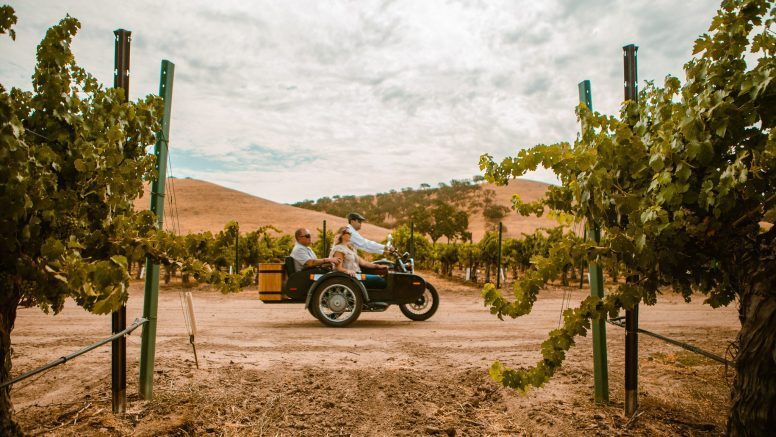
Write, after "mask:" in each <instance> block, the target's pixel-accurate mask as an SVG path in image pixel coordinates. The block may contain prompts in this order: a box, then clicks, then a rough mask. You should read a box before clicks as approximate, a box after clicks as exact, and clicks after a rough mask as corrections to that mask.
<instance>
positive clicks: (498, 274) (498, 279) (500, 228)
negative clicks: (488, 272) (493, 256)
mask: <svg viewBox="0 0 776 437" xmlns="http://www.w3.org/2000/svg"><path fill="white" fill-rule="evenodd" d="M503 229H504V224H503V223H502V222H498V269H497V270H496V288H501V235H502V232H503Z"/></svg>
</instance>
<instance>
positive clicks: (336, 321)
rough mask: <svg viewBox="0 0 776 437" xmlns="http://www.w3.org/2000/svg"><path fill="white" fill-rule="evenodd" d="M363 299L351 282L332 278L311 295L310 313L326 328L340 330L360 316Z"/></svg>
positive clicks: (359, 291)
mask: <svg viewBox="0 0 776 437" xmlns="http://www.w3.org/2000/svg"><path fill="white" fill-rule="evenodd" d="M363 305H364V298H363V296H361V290H359V289H358V287H357V286H356V284H354V283H353V281H349V280H347V279H341V278H332V279H330V280H328V281H326V282H324V283H323V284H321V285H320V286H319V287H318V288H317V289H316V290H315V292H314V293H313V298H312V301H311V302H310V312H311V313H312V314H313V315H314V316H315V318H317V319H318V320H320V321H321V323H323V324H324V325H326V326H331V327H335V328H341V327H343V326H347V325H350V324H351V323H353V322H355V321H356V319H358V316H359V315H361V308H362V306H363Z"/></svg>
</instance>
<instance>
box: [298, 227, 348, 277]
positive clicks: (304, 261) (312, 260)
mask: <svg viewBox="0 0 776 437" xmlns="http://www.w3.org/2000/svg"><path fill="white" fill-rule="evenodd" d="M294 238H295V239H296V244H295V245H294V248H293V249H292V250H291V258H293V259H294V267H296V271H297V272H299V271H302V269H303V268H305V267H307V268H309V267H315V266H320V265H323V264H326V263H332V264H334V265H335V266H336V265H337V264H339V263H340V260H339V258H335V257H331V258H318V257H317V256H315V252H313V250H312V249H311V248H310V244H311V243H312V241H313V240H312V237H311V236H310V230H309V229H305V228H299V229H297V230H296V232H294Z"/></svg>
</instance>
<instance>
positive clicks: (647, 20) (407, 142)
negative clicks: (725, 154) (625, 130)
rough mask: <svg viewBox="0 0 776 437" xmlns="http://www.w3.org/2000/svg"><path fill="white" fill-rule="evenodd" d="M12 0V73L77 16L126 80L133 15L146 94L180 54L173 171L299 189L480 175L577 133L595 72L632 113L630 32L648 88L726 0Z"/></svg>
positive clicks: (597, 90) (254, 188)
mask: <svg viewBox="0 0 776 437" xmlns="http://www.w3.org/2000/svg"><path fill="white" fill-rule="evenodd" d="M9 4H10V5H11V6H12V7H13V8H14V9H15V10H16V14H17V16H18V18H19V21H18V23H17V25H16V27H15V29H16V32H17V38H16V41H12V40H11V39H10V38H7V37H5V38H1V39H0V59H2V61H0V83H2V84H3V85H4V86H6V87H12V86H15V87H19V88H22V89H26V90H29V89H31V80H30V77H31V75H32V72H33V69H34V65H35V47H36V46H37V44H38V43H39V42H40V40H41V39H42V38H43V36H44V35H45V32H46V29H47V28H48V27H50V26H51V25H53V24H55V23H57V22H58V21H59V20H60V19H61V18H62V17H64V16H65V15H66V14H70V15H71V16H74V17H76V18H78V19H79V20H80V22H81V25H82V27H81V31H80V32H79V34H78V35H77V36H76V38H75V40H74V42H73V51H74V53H75V56H76V60H77V62H78V64H79V65H81V66H82V67H84V68H86V70H87V71H89V72H90V73H91V74H92V75H94V76H95V77H96V78H97V79H98V80H99V81H100V82H102V83H103V84H106V85H108V86H110V85H112V84H113V65H114V59H113V56H114V37H113V31H114V30H115V29H119V28H123V29H127V30H130V31H132V46H131V59H130V70H131V75H130V98H131V99H133V100H135V99H138V98H141V97H143V96H145V95H147V94H152V93H157V92H158V89H159V70H160V64H161V61H162V59H167V60H170V61H172V62H173V63H174V64H175V78H174V85H173V103H172V121H171V132H170V160H171V172H170V173H171V174H172V175H173V176H175V177H179V178H183V177H192V178H196V179H202V180H206V181H210V182H214V183H217V184H220V185H223V186H226V187H229V188H233V189H237V190H240V191H243V192H246V193H250V194H253V195H256V196H259V197H263V198H266V199H270V200H274V201H278V202H295V201H300V200H303V199H316V198H319V197H322V196H333V195H346V194H356V195H360V194H373V193H378V192H386V191H389V190H391V189H396V190H400V189H401V188H403V187H414V188H417V187H418V186H419V185H420V184H422V183H428V184H430V185H432V186H433V185H436V184H437V183H438V182H448V181H450V180H451V179H465V178H471V177H473V176H474V175H477V174H481V172H480V170H479V166H478V163H479V157H480V155H481V154H483V153H489V154H491V155H493V156H494V157H495V158H497V159H499V160H500V159H501V158H504V157H506V156H511V155H514V154H516V153H517V151H518V150H520V149H523V148H527V147H531V146H533V145H536V144H550V143H554V142H558V141H573V140H574V139H575V138H576V135H577V132H578V130H579V129H578V122H577V120H576V116H575V114H574V108H575V106H576V105H577V104H578V101H579V97H578V91H577V84H578V83H579V82H580V81H582V80H585V79H589V80H590V81H591V82H592V91H593V106H594V109H595V110H597V111H599V112H602V113H607V114H616V113H617V112H618V110H619V107H620V104H621V102H622V100H623V71H622V70H623V62H622V46H624V45H627V44H631V43H632V44H636V45H637V46H639V51H638V75H639V81H640V87H643V84H644V81H645V80H654V81H655V82H656V83H658V84H660V83H662V82H663V80H664V78H665V76H666V75H668V74H671V75H674V76H677V77H679V78H680V79H684V74H683V71H682V66H683V65H684V63H685V62H687V61H688V60H689V59H690V57H691V52H692V45H693V41H694V40H695V38H697V37H698V36H699V35H700V34H702V33H704V32H705V31H706V29H707V28H708V26H709V24H710V22H711V18H712V17H713V15H714V13H715V11H716V9H717V8H718V6H719V0H714V1H709V0H685V1H682V2H677V1H675V0H630V1H602V0H591V1H582V0H577V1H575V0H547V1H530V2H529V1H506V0H487V1H485V0H482V1H478V0H395V1H394V0H385V1H382V0H381V1H369V0H365V1H344V0H342V1H334V0H331V1H324V0H305V1H302V0H286V1H207V2H204V1H164V2H161V1H121V2H117V1H113V0H104V1H99V2H98V1H62V0H59V1H53V0H34V1H32V0H26V1H11V2H10V3H9ZM526 177H527V178H528V179H533V180H540V181H545V182H549V183H555V181H556V179H555V177H554V175H553V174H552V173H551V172H549V171H546V170H541V171H537V172H535V173H532V174H529V175H527V176H526Z"/></svg>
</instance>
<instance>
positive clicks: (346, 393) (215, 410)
mask: <svg viewBox="0 0 776 437" xmlns="http://www.w3.org/2000/svg"><path fill="white" fill-rule="evenodd" d="M430 280H431V281H432V282H433V283H434V284H435V285H436V287H437V289H438V290H439V291H440V295H441V304H440V307H439V311H438V312H437V314H436V315H435V316H434V317H432V318H431V319H430V320H428V321H426V322H412V321H410V320H408V319H406V318H405V317H404V316H403V315H402V314H401V313H400V312H399V310H398V308H396V307H392V308H390V309H389V310H388V311H386V312H384V313H363V314H362V315H361V318H360V319H359V320H358V321H357V322H356V323H355V324H354V325H352V326H351V327H349V328H344V329H334V328H326V327H324V326H323V325H321V324H320V323H319V322H318V321H317V320H315V319H313V318H312V316H310V315H309V314H308V313H307V311H305V310H304V308H303V306H302V305H265V304H263V303H261V302H260V301H259V300H258V299H257V297H258V296H257V292H256V291H255V290H248V291H243V292H241V293H238V294H232V295H222V294H220V293H219V292H217V291H212V290H208V289H207V288H200V289H197V290H194V291H193V293H194V306H195V311H196V323H197V327H198V333H197V336H196V339H195V342H196V346H197V352H198V354H199V355H198V356H199V366H200V367H199V369H197V368H195V365H194V356H193V352H192V348H191V345H190V344H189V342H188V336H187V334H186V328H185V324H184V318H183V312H182V308H181V300H180V293H179V292H180V291H181V289H180V288H178V287H177V286H174V287H165V288H163V290H162V292H161V294H160V301H159V323H158V342H157V359H156V375H155V386H154V399H153V400H151V401H145V400H141V399H140V397H139V395H138V387H137V385H138V383H137V379H138V360H139V353H140V331H139V330H138V331H135V333H133V334H132V335H131V336H129V337H128V339H127V344H128V350H127V357H128V358H127V359H128V370H127V372H128V388H127V392H128V399H129V406H128V410H127V413H126V415H124V416H115V415H113V414H112V413H111V401H110V397H111V396H110V381H111V377H110V347H109V346H104V347H102V348H100V349H97V350H95V351H92V352H90V353H88V354H86V355H83V356H81V357H79V358H76V359H75V360H73V361H71V362H68V363H66V364H64V365H62V366H59V367H56V368H54V369H52V370H50V371H48V372H46V373H43V374H42V375H41V376H38V377H33V378H31V379H28V380H26V381H23V382H21V383H19V384H17V385H16V386H15V387H14V388H13V391H12V397H13V401H14V404H15V408H16V419H17V421H18V422H19V423H20V424H21V426H22V427H23V429H24V430H25V431H26V432H27V433H29V434H31V435H42V434H45V435H144V436H145V435H149V436H150V435H202V434H213V435H331V436H333V435H359V436H363V435H369V436H373V435H719V434H721V433H722V432H723V431H724V424H725V419H726V415H727V409H728V405H729V402H728V395H729V384H730V382H731V378H732V375H731V374H730V372H732V370H730V371H726V369H725V367H724V366H722V365H720V364H718V363H716V362H714V361H711V360H708V359H706V358H702V357H700V356H697V355H694V354H691V353H689V352H686V351H683V350H682V349H678V348H676V347H675V346H671V345H669V344H666V343H663V342H661V341H659V340H656V339H653V338H650V337H647V336H645V335H641V336H640V337H639V347H640V349H639V378H640V380H639V399H640V407H639V411H638V413H637V416H636V417H635V418H634V419H633V420H628V419H626V418H624V417H623V414H622V410H623V362H624V353H623V352H624V349H623V340H624V332H623V330H622V329H621V328H618V327H615V326H611V325H607V336H608V346H609V348H608V351H609V381H610V392H611V403H610V404H609V405H606V406H596V405H595V404H594V403H593V402H592V391H593V389H592V384H593V377H592V359H591V357H592V344H591V340H590V338H589V337H587V338H580V339H579V340H578V342H577V346H576V347H575V348H574V349H572V351H571V352H570V353H569V354H568V357H567V360H566V363H565V365H564V367H563V369H562V370H561V371H560V372H558V373H557V374H556V375H555V377H554V378H553V379H552V381H551V382H549V383H548V384H547V385H546V386H545V387H543V388H540V389H533V390H530V391H529V392H528V393H527V394H525V395H523V394H520V393H517V392H515V391H513V390H510V389H505V388H502V387H501V386H499V385H498V384H496V383H494V382H493V381H492V380H491V379H490V378H489V376H488V374H487V370H488V367H489V366H490V364H491V363H492V362H493V361H494V360H496V359H498V360H501V361H502V362H503V363H505V364H506V365H508V366H511V367H518V366H521V365H533V364H534V363H535V362H536V361H537V360H538V359H539V358H540V354H539V348H540V343H541V342H542V341H543V340H544V339H545V337H546V335H547V333H548V332H549V331H550V330H552V329H554V328H556V327H557V326H558V320H559V315H560V310H561V305H562V302H563V296H564V292H565V291H567V290H568V291H570V292H571V302H572V303H573V302H574V301H576V302H579V300H580V299H581V297H582V296H583V295H584V294H586V293H587V291H585V290H577V289H564V288H560V287H556V288H553V289H550V290H545V292H544V293H543V295H542V297H541V298H540V299H539V301H538V302H537V303H536V305H535V307H534V310H533V312H532V313H531V314H530V315H529V316H526V317H524V318H520V319H517V320H507V321H503V322H502V321H499V320H498V319H497V318H495V317H494V316H492V315H490V313H489V312H488V310H487V308H485V307H484V306H483V304H482V299H481V298H480V296H479V289H477V288H474V287H471V286H469V285H466V284H463V283H461V282H457V281H449V280H444V279H441V278H439V277H436V276H431V277H430ZM142 300H143V298H142V283H140V282H138V283H134V284H133V285H132V288H131V298H130V300H129V305H128V309H127V318H128V322H129V323H131V321H132V320H133V319H134V318H135V317H140V315H141V313H142ZM701 300H702V299H700V298H698V299H696V300H695V301H694V302H693V303H691V304H685V303H684V302H683V301H682V300H681V298H679V297H676V296H665V297H664V298H663V299H662V300H661V302H660V303H659V304H658V305H656V306H654V307H646V306H642V309H641V311H640V315H639V317H640V325H641V327H642V328H644V329H648V330H652V331H655V332H658V333H661V334H663V335H667V336H669V337H673V338H677V339H679V340H683V341H687V342H691V343H693V344H695V345H697V346H699V347H702V348H704V349H706V350H709V351H712V352H715V353H717V354H719V355H722V354H724V353H725V351H726V349H727V347H728V344H729V342H730V341H732V340H733V339H734V338H735V334H736V332H737V329H738V321H737V317H736V312H735V311H736V310H735V308H733V307H730V308H723V309H719V310H712V309H711V308H709V307H708V306H704V305H702V303H701ZM109 332H110V317H109V316H95V315H91V314H88V313H87V312H85V311H84V310H82V309H80V308H78V307H77V306H76V305H75V304H74V303H72V302H68V304H67V305H66V308H65V310H64V311H63V312H62V313H61V314H60V315H57V316H51V315H45V314H43V313H42V312H41V311H40V310H38V309H35V308H30V309H22V310H20V311H19V315H18V319H17V323H16V328H15V330H14V332H13V337H12V338H13V342H14V352H13V361H14V371H13V373H14V375H17V374H19V373H21V372H23V371H27V370H30V369H32V368H34V367H37V366H39V365H41V364H44V363H46V362H48V361H50V360H52V359H55V358H56V357H59V356H62V355H65V354H67V353H70V352H73V351H75V350H77V349H80V348H82V347H84V346H86V345H88V344H91V343H92V342H94V341H97V340H99V339H101V338H104V337H106V336H108V335H109Z"/></svg>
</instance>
